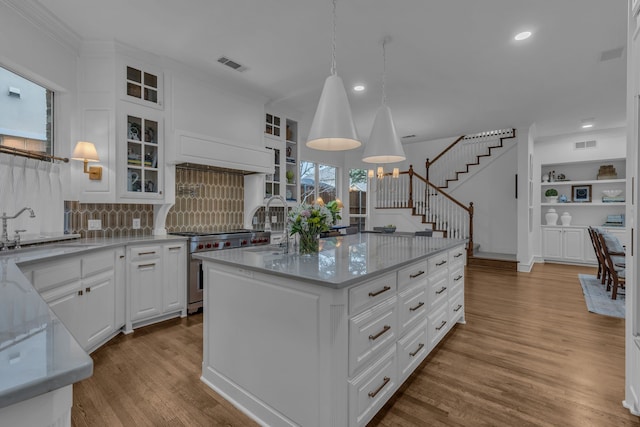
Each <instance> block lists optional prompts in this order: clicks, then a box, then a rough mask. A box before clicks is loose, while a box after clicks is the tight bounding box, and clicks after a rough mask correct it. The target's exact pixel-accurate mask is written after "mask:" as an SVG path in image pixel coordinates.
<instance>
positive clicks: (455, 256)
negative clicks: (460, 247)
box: [453, 252, 462, 258]
mask: <svg viewBox="0 0 640 427" xmlns="http://www.w3.org/2000/svg"><path fill="white" fill-rule="evenodd" d="M461 256H462V252H458V253H457V254H456V255H454V256H453V257H454V258H460V257H461Z"/></svg>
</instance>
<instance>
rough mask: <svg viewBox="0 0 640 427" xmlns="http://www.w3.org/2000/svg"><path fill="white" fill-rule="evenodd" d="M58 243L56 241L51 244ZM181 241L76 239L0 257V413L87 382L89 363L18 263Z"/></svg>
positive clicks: (174, 238)
mask: <svg viewBox="0 0 640 427" xmlns="http://www.w3.org/2000/svg"><path fill="white" fill-rule="evenodd" d="M56 240H59V239H56ZM178 240H181V241H184V240H186V238H185V237H181V236H172V235H167V236H141V237H130V238H96V239H77V240H71V241H68V242H58V243H52V244H48V245H42V246H34V247H31V248H22V249H12V250H8V251H2V252H0V408H4V407H6V406H9V405H12V404H14V403H17V402H21V401H23V400H27V399H30V398H32V397H35V396H38V395H40V394H43V393H47V392H49V391H52V390H56V389H58V388H61V387H64V386H66V385H69V384H73V383H75V382H78V381H80V380H82V379H84V378H87V377H90V376H91V374H92V372H93V361H92V359H91V357H89V355H88V354H87V353H86V352H85V351H84V350H83V349H82V347H81V346H80V344H78V342H77V341H76V340H75V338H74V337H73V336H72V335H71V333H70V332H69V331H68V330H67V328H65V326H64V325H63V324H62V323H61V322H60V320H59V319H58V318H57V317H56V315H55V314H54V313H53V311H51V309H50V308H49V306H48V305H47V303H46V302H45V301H44V300H43V299H42V297H41V296H40V294H38V292H37V291H36V290H35V288H34V287H33V285H32V284H31V283H30V282H29V281H28V280H27V278H26V277H25V276H24V275H23V274H22V272H21V271H20V269H19V265H21V264H23V263H24V264H29V263H32V262H39V261H43V260H52V259H57V258H62V257H68V256H74V255H76V254H79V253H83V254H84V253H86V252H90V251H94V250H99V249H105V248H109V247H116V246H122V245H135V244H144V243H154V242H166V241H178Z"/></svg>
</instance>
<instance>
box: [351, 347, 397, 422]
mask: <svg viewBox="0 0 640 427" xmlns="http://www.w3.org/2000/svg"><path fill="white" fill-rule="evenodd" d="M397 371H398V367H397V362H396V347H395V345H394V346H392V347H391V348H390V349H389V350H388V351H387V352H385V353H384V355H383V356H382V357H381V358H380V359H378V360H377V361H376V362H375V363H373V364H372V365H371V367H369V368H368V369H366V370H365V371H364V372H362V373H361V374H360V375H358V376H357V377H355V378H353V379H352V380H350V381H349V425H350V426H363V425H366V424H367V423H368V422H369V421H371V418H373V416H374V415H375V414H376V412H378V411H379V410H380V408H382V406H383V405H384V404H385V402H386V401H387V400H388V399H389V398H390V397H391V395H392V394H393V392H394V391H395V390H396V388H397V387H398V379H397V375H398V374H397Z"/></svg>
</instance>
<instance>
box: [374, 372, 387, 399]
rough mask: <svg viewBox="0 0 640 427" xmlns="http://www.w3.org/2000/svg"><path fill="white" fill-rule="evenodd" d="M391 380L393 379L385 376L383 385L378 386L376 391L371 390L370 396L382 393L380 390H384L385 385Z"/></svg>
mask: <svg viewBox="0 0 640 427" xmlns="http://www.w3.org/2000/svg"><path fill="white" fill-rule="evenodd" d="M389 381H391V378H389V377H384V381H383V382H382V385H381V386H380V387H378V389H377V390H376V391H370V392H369V397H371V398H374V397H376V394H378V393H380V390H382V389H383V388H384V386H386V385H387V384H388V383H389Z"/></svg>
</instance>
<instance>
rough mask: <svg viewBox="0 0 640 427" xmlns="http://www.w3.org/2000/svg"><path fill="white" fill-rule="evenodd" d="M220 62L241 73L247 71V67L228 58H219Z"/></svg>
mask: <svg viewBox="0 0 640 427" xmlns="http://www.w3.org/2000/svg"><path fill="white" fill-rule="evenodd" d="M218 62H219V63H221V64H223V65H226V66H227V67H229V68H232V69H234V70H236V71H240V72H242V71H244V70H246V69H247V67H245V66H244V65H240V64H238V63H237V62H236V61H233V60H231V59H229V58H227V57H226V56H221V57H220V58H218Z"/></svg>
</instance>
